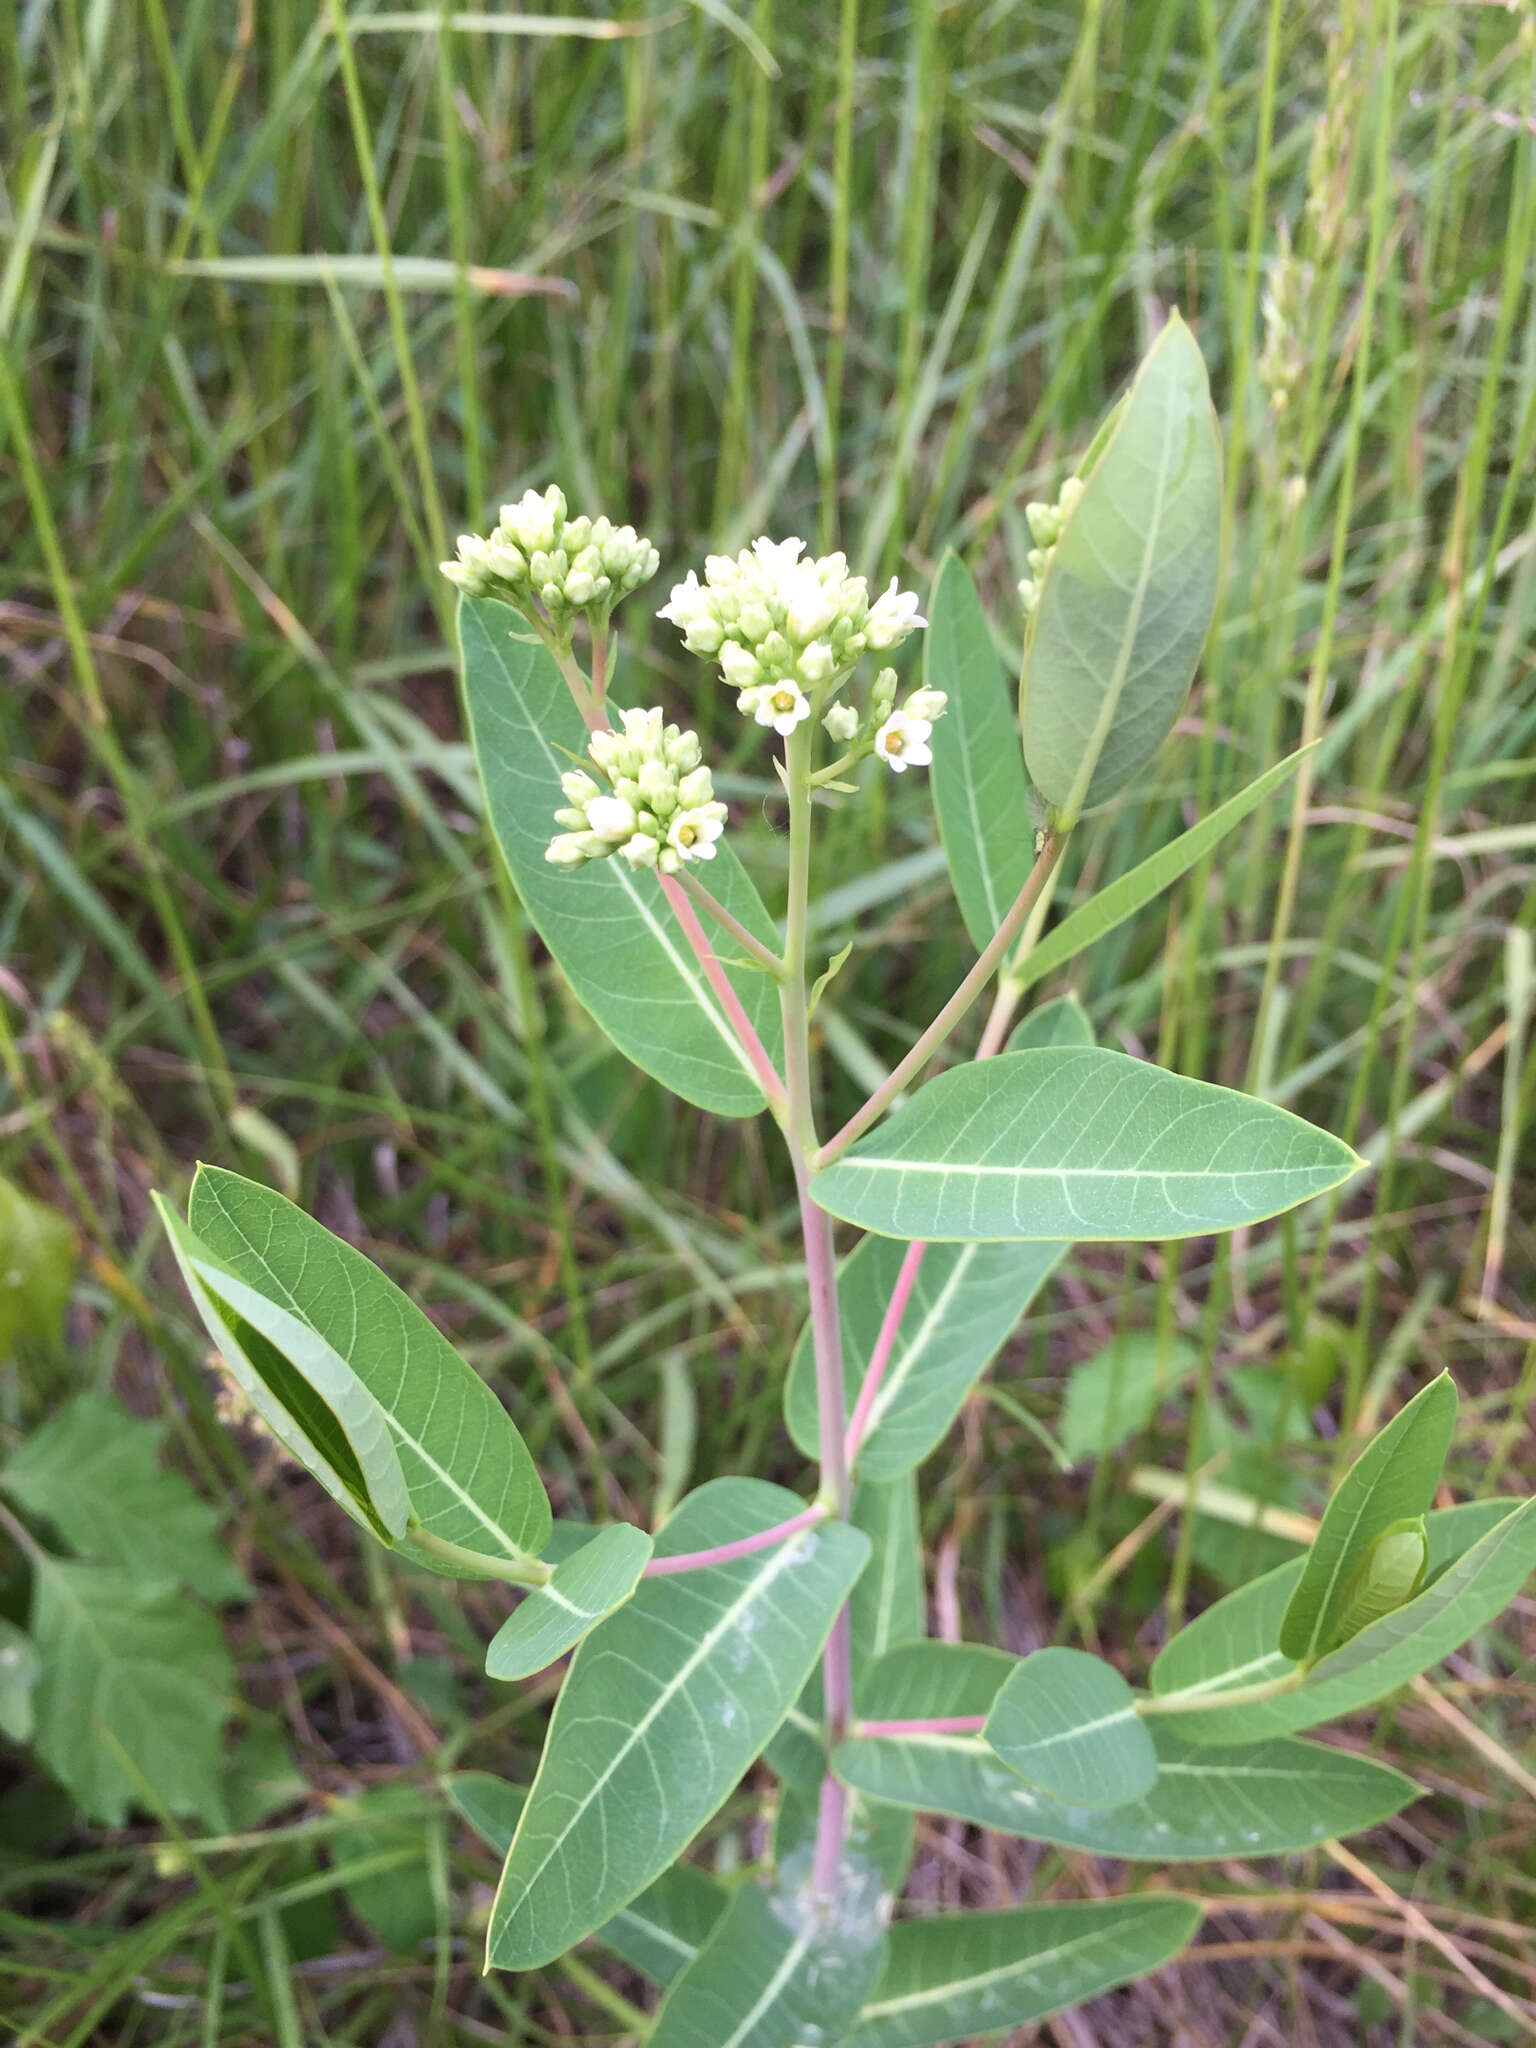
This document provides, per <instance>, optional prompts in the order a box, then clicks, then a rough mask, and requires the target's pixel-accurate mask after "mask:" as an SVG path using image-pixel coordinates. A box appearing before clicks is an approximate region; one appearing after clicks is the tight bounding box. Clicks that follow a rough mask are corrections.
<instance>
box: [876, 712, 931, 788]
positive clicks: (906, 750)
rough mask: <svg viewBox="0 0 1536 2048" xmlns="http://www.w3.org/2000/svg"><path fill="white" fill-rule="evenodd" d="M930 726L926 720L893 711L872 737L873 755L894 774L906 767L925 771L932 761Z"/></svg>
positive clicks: (903, 771) (901, 773)
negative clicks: (875, 754)
mask: <svg viewBox="0 0 1536 2048" xmlns="http://www.w3.org/2000/svg"><path fill="white" fill-rule="evenodd" d="M932 731H933V726H932V724H931V723H930V721H929V720H928V719H926V718H913V717H912V715H911V714H910V713H909V712H907V711H893V712H892V713H891V715H890V717H889V718H888V719H887V720H886V721H885V723H884V725H882V726H881V728H880V730H879V731H878V732H877V733H876V734H875V752H876V753H877V754H878V755H879V756H880V758H881V760H882V761H883V762H884V763H885V765H886V766H887V767H888V768H890V769H891V770H892V771H893V772H894V773H895V774H897V775H905V774H906V772H907V770H908V769H909V768H926V767H927V766H928V764H929V762H930V761H931V760H932V759H933V749H932V748H931V747H930V746H929V744H928V739H929V735H930V734H931V733H932Z"/></svg>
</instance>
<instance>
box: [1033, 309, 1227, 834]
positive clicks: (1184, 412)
mask: <svg viewBox="0 0 1536 2048" xmlns="http://www.w3.org/2000/svg"><path fill="white" fill-rule="evenodd" d="M1220 567H1221V441H1220V436H1219V433H1218V430H1217V425H1216V415H1215V412H1214V411H1213V409H1212V406H1211V395H1210V388H1209V385H1208V383H1207V381H1206V374H1205V364H1204V362H1203V361H1202V360H1201V356H1200V350H1199V348H1198V347H1197V346H1196V344H1195V339H1194V337H1193V335H1192V334H1191V333H1190V331H1189V329H1188V328H1187V327H1186V326H1185V325H1184V322H1183V321H1182V320H1181V319H1180V318H1179V316H1178V314H1177V313H1173V314H1171V315H1170V317H1169V320H1168V324H1167V325H1166V326H1165V327H1164V329H1163V331H1162V333H1161V334H1160V335H1159V336H1158V338H1157V340H1156V341H1155V342H1154V343H1153V345H1152V347H1151V349H1150V350H1149V352H1148V354H1147V356H1146V358H1145V360H1144V361H1143V362H1142V365H1141V368H1140V369H1139V371H1138V372H1137V375H1136V381H1135V383H1134V384H1133V385H1132V387H1131V390H1130V393H1129V394H1128V398H1127V402H1126V404H1125V409H1124V411H1123V412H1122V413H1121V415H1120V417H1119V419H1118V421H1117V422H1116V424H1115V427H1114V430H1113V432H1112V433H1111V434H1110V436H1109V438H1108V440H1107V441H1106V442H1105V443H1104V445H1103V448H1102V450H1101V452H1100V454H1099V456H1098V459H1097V461H1096V462H1095V464H1094V466H1093V468H1092V470H1091V472H1090V473H1089V475H1088V477H1087V479H1086V482H1085V486H1084V490H1083V494H1082V496H1081V498H1080V499H1079V500H1078V503H1077V505H1076V507H1075V508H1074V510H1073V511H1072V512H1071V513H1070V515H1069V516H1068V518H1067V521H1066V525H1065V527H1064V529H1063V531H1062V534H1061V538H1060V540H1059V541H1058V542H1057V543H1056V548H1055V552H1054V555H1053V557H1052V560H1051V564H1050V567H1049V568H1048V570H1047V571H1046V574H1045V579H1044V582H1043V584H1042V586H1041V590H1040V597H1039V602H1038V604H1037V606H1036V608H1035V612H1034V616H1033V618H1032V619H1031V621H1030V627H1029V633H1028V636H1027V638H1026V641H1025V647H1024V672H1023V676H1022V679H1021V682H1020V715H1021V719H1022V723H1023V729H1024V759H1025V761H1026V763H1027V765H1028V768H1029V773H1030V778H1031V780H1032V781H1033V782H1034V783H1035V785H1036V787H1037V788H1038V789H1039V790H1040V791H1041V792H1042V794H1043V795H1044V796H1045V797H1046V799H1047V801H1048V802H1049V803H1051V804H1052V805H1053V806H1054V807H1055V809H1056V811H1057V812H1058V813H1059V814H1060V816H1061V818H1062V821H1063V822H1064V823H1067V824H1071V823H1072V822H1073V821H1074V820H1075V819H1076V817H1077V816H1078V814H1079V813H1080V812H1081V811H1082V810H1083V809H1085V808H1091V807H1093V806H1095V805H1097V804H1102V803H1106V802H1108V800H1109V799H1110V798H1111V797H1112V796H1115V795H1117V794H1118V793H1119V791H1121V790H1122V789H1124V787H1125V785H1126V784H1127V783H1128V782H1129V781H1130V780H1131V778H1132V777H1133V776H1134V775H1135V774H1136V772H1137V771H1138V769H1140V768H1141V767H1142V766H1143V765H1144V764H1145V763H1146V762H1147V761H1148V760H1149V759H1150V758H1151V756H1152V755H1153V754H1154V753H1155V752H1156V750H1157V748H1158V747H1159V746H1160V745H1161V744H1162V742H1163V740H1164V739H1165V738H1166V737H1167V735H1168V732H1169V731H1170V729H1171V727H1172V725H1173V722H1174V720H1175V719H1176V718H1177V717H1178V715H1179V707H1180V706H1181V705H1182V703H1183V702H1184V697H1185V693H1186V692H1187V691H1188V689H1189V685H1190V682H1191V680H1192V679H1193V677H1194V673H1195V664H1196V663H1197V662H1198V660H1199V659H1200V650H1201V648H1202V646H1203V645H1204V644H1205V636H1206V632H1207V630H1208V629H1209V627H1210V623H1211V613H1212V611H1213V610H1214V608H1215V603H1216V586H1217V580H1218V577H1219V575H1220Z"/></svg>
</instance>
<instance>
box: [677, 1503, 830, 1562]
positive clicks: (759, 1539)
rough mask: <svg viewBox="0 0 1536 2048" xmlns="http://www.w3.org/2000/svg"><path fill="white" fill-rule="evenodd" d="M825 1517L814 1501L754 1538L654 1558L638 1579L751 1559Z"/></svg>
mask: <svg viewBox="0 0 1536 2048" xmlns="http://www.w3.org/2000/svg"><path fill="white" fill-rule="evenodd" d="M826 1518H827V1510H826V1508H825V1506H824V1505H823V1503H822V1502H821V1501H816V1502H814V1503H813V1504H812V1506H810V1507H808V1508H807V1509H806V1510H805V1512H804V1513H803V1514H799V1515H791V1516H790V1518H789V1520H788V1521H787V1522H778V1523H776V1524H775V1525H774V1527H773V1528H771V1529H759V1531H758V1532H757V1534H756V1535H755V1536H741V1537H738V1538H737V1540H736V1541H735V1542H734V1543H717V1544H716V1545H715V1547H714V1548H713V1550H684V1551H680V1552H679V1553H678V1555H677V1556H676V1557H653V1558H652V1559H651V1561H650V1563H649V1564H648V1565H647V1566H646V1568H645V1570H644V1571H643V1572H642V1573H641V1577H642V1578H646V1579H667V1578H670V1577H671V1576H672V1574H673V1573H674V1572H701V1571H703V1570H704V1569H705V1567H706V1566H707V1565H712V1564H729V1563H730V1561H731V1559H732V1558H733V1557H750V1556H751V1555H752V1553H753V1551H754V1550H769V1549H771V1548H772V1546H773V1545H774V1544H775V1543H784V1542H787V1541H788V1539H789V1538H790V1537H791V1536H798V1535H799V1533H800V1531H801V1530H802V1529H809V1528H810V1527H811V1526H812V1525H813V1524H814V1523H816V1522H824V1521H825V1520H826Z"/></svg>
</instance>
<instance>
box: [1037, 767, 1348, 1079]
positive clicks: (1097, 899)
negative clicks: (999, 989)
mask: <svg viewBox="0 0 1536 2048" xmlns="http://www.w3.org/2000/svg"><path fill="white" fill-rule="evenodd" d="M1313 744H1314V745H1315V744H1317V743H1316V742H1315V741H1314V742H1313ZM1311 751H1312V749H1311V747H1298V748H1297V749H1296V752H1295V753H1294V754H1287V755H1286V757H1285V759H1284V760H1283V761H1277V762H1276V763H1275V765H1274V767H1273V768H1269V769H1266V770H1265V772H1264V773H1263V774H1262V775H1260V776H1258V777H1257V778H1256V779H1255V780H1254V781H1252V782H1250V783H1249V785H1248V787H1247V788H1246V789H1241V790H1239V791H1238V793H1237V795H1236V796H1234V797H1229V798H1228V799H1227V801H1226V802H1225V803H1224V804H1220V805H1218V807H1217V808H1216V809H1215V810H1214V811H1212V812H1211V813H1210V815H1209V816H1208V817H1205V818H1201V819H1200V820H1199V822H1198V823H1197V824H1194V825H1191V826H1190V828H1189V830H1188V831H1187V832H1181V833H1180V834H1179V836H1178V837H1177V839H1170V840H1169V842H1168V844H1167V845H1166V846H1161V847H1159V848H1158V850H1157V852H1156V853H1151V854H1148V856H1147V858H1146V859H1145V860H1143V861H1138V863H1137V864H1136V866H1135V867H1133V868H1131V869H1129V870H1128V871H1127V872H1126V873H1125V874H1123V875H1117V876H1116V878H1115V879H1114V881H1112V882H1109V883H1106V885H1105V886H1104V887H1103V888H1102V889H1100V890H1099V892H1098V894H1097V895H1096V896H1090V897H1089V899H1088V901H1087V902H1086V903H1081V904H1079V905H1078V907H1077V909H1076V910H1073V911H1070V912H1069V913H1068V915H1067V916H1066V917H1064V918H1063V919H1062V920H1061V922H1060V924H1058V925H1055V926H1053V927H1052V929H1051V930H1050V931H1048V932H1045V933H1043V934H1042V935H1041V937H1040V938H1039V939H1038V940H1037V941H1036V942H1035V945H1034V946H1033V948H1032V949H1031V950H1030V952H1029V953H1028V954H1027V955H1026V957H1025V959H1024V962H1023V964H1022V966H1020V968H1019V969H1018V971H1017V973H1015V974H1011V975H1010V979H1011V980H1013V981H1014V982H1015V983H1016V984H1017V986H1018V987H1020V988H1021V989H1024V988H1032V987H1033V986H1034V984H1035V983H1036V982H1037V981H1043V980H1044V979H1045V977H1046V976H1047V975H1048V974H1054V973H1055V972H1056V970H1057V969H1058V968H1059V967H1065V965H1066V964H1067V962H1068V961H1069V960H1072V959H1075V958H1076V957H1077V955H1078V954H1079V953H1081V952H1084V951H1086V949H1087V948H1088V947H1089V946H1091V945H1093V944H1095V942H1096V941H1097V940H1099V939H1102V938H1104V937H1105V936H1106V935H1107V934H1108V933H1110V932H1112V931H1113V930H1114V929H1115V927H1116V926H1117V925H1121V924H1124V923H1125V921H1126V919H1127V918H1129V917H1134V916H1135V915H1136V913H1137V911H1138V910H1144V909H1145V908H1146V906H1147V905H1148V904H1149V903H1154V902H1156V900H1157V898H1158V897H1159V896H1161V895H1162V893H1163V891H1164V890H1165V889H1170V888H1172V886H1173V884H1174V883H1175V882H1176V881H1177V880H1178V879H1179V877H1180V875H1183V874H1187V873H1188V872H1189V870H1190V869H1191V868H1192V867H1193V866H1194V865H1195V863H1196V862H1197V861H1198V860H1201V859H1203V858H1204V856H1205V855H1206V854H1208V853H1209V852H1210V851H1211V850H1212V848H1213V847H1217V846H1219V845H1220V844H1221V842H1222V840H1223V839H1225V838H1226V836H1227V834H1228V833H1229V832H1232V831H1235V830H1236V828H1237V827H1238V826H1239V825H1241V824H1242V822H1243V820H1244V818H1246V817H1249V816H1251V815H1252V813H1253V812H1254V811H1256V810H1257V809H1258V807H1259V805H1260V804H1261V803H1263V801H1264V799H1265V798H1266V797H1268V796H1272V795H1273V794H1274V792H1275V791H1276V790H1277V789H1278V788H1279V787H1280V785H1281V784H1282V783H1283V782H1287V781H1289V779H1290V777H1291V776H1292V775H1294V774H1295V772H1296V770H1297V769H1298V768H1299V767H1300V766H1301V763H1302V762H1303V761H1304V760H1305V759H1306V757H1307V755H1308V754H1309V753H1310V752H1311ZM1028 1021H1029V1020H1028V1019H1027V1018H1026V1019H1025V1022H1026V1023H1027V1022H1028ZM1022 1028H1023V1027H1022V1026H1021V1027H1020V1029H1022ZM1011 1043H1012V1041H1010V1045H1011Z"/></svg>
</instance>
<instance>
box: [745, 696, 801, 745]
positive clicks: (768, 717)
mask: <svg viewBox="0 0 1536 2048" xmlns="http://www.w3.org/2000/svg"><path fill="white" fill-rule="evenodd" d="M749 699H750V702H749V701H748V700H749ZM737 706H738V708H739V709H740V710H742V711H750V712H751V714H752V716H753V717H754V718H755V719H756V720H757V722H758V724H759V725H771V726H772V727H773V729H774V731H775V732H776V733H778V734H780V736H781V737H783V738H785V739H787V738H788V737H789V735H790V734H791V733H792V732H793V731H794V729H795V727H796V726H797V725H798V724H799V723H800V721H801V719H803V718H809V717H810V715H811V700H810V698H809V697H807V696H806V694H805V692H804V691H803V690H800V689H797V688H796V686H795V685H794V684H793V683H791V682H782V683H760V684H759V685H758V687H757V688H756V689H755V690H744V691H743V692H742V694H741V696H740V697H739V698H738V699H737Z"/></svg>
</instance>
